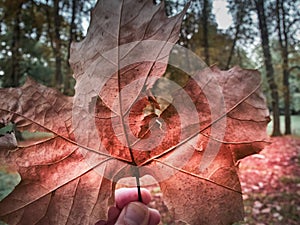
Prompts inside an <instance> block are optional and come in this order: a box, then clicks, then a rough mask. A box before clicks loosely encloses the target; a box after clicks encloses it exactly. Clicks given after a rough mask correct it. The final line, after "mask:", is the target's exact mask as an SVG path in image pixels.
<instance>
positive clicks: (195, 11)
mask: <svg viewBox="0 0 300 225" xmlns="http://www.w3.org/2000/svg"><path fill="white" fill-rule="evenodd" d="M95 2H96V0H0V34H1V36H0V87H16V86H19V85H21V84H22V83H23V82H24V80H25V77H26V76H31V77H33V78H34V79H35V80H37V81H38V82H40V83H43V84H45V85H47V86H50V87H54V88H57V89H59V90H60V91H62V92H63V93H65V94H67V95H72V94H73V93H74V90H73V87H74V84H75V81H74V80H73V78H72V71H71V69H70V65H69V63H68V58H69V55H70V51H69V50H70V45H71V42H72V41H80V40H82V39H83V38H84V35H85V33H86V29H87V24H88V21H89V16H90V10H91V9H92V7H93V6H94V5H95ZM153 2H154V4H159V3H160V2H161V1H155V0H154V1H153ZM186 2H187V1H186V0H185V1H184V0H181V1H180V0H178V1H175V0H166V1H165V4H166V13H167V15H168V16H172V15H175V14H176V13H178V12H179V11H180V10H182V8H183V7H184V5H185V3H186ZM216 2H219V3H220V2H223V3H224V4H225V3H226V4H227V10H226V12H224V11H225V9H222V11H220V10H219V11H216V10H214V6H215V3H216ZM216 13H221V14H226V13H228V15H229V16H230V17H231V18H232V22H231V23H230V24H229V26H228V27H227V28H226V29H224V28H220V26H219V24H218V22H217V20H216ZM179 44H180V45H182V46H184V47H187V48H189V49H190V50H192V51H193V52H195V53H196V54H197V55H199V56H200V57H201V58H202V59H203V60H204V61H205V62H206V64H207V65H213V64H216V65H218V66H219V67H220V68H221V69H229V68H230V67H232V66H234V65H239V66H241V67H243V68H250V69H258V70H259V71H260V72H261V73H262V78H263V90H264V92H265V94H266V96H267V100H268V106H269V108H270V110H271V112H272V116H273V122H272V131H271V133H272V134H273V135H274V136H278V135H281V134H283V133H285V134H291V133H292V132H293V129H292V125H293V122H294V123H298V124H300V119H299V118H300V116H299V114H300V0H250V1H245V0H193V1H192V4H191V6H190V8H189V10H188V12H187V14H186V16H185V18H184V21H183V24H182V30H181V35H180V40H179ZM182 57H184V55H183V56H182ZM296 114H298V116H294V118H297V119H294V120H292V119H291V118H293V115H296ZM280 115H281V117H282V118H281V119H283V120H284V123H281V124H283V125H284V127H280Z"/></svg>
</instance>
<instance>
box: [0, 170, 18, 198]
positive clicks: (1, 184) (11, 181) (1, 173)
mask: <svg viewBox="0 0 300 225" xmlns="http://www.w3.org/2000/svg"><path fill="white" fill-rule="evenodd" d="M20 181H21V176H20V175H19V174H18V173H17V172H15V171H9V170H7V169H6V168H3V167H1V168H0V201H1V200H2V199H4V198H5V197H6V196H8V195H9V194H10V193H11V192H12V191H13V190H14V188H15V187H16V186H17V185H18V184H19V183H20Z"/></svg>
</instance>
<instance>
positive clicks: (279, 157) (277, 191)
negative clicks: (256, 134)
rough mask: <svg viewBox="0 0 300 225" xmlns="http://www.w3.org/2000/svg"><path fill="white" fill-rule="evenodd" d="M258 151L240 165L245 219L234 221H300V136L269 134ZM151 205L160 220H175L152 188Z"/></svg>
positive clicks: (257, 224) (273, 224)
mask: <svg viewBox="0 0 300 225" xmlns="http://www.w3.org/2000/svg"><path fill="white" fill-rule="evenodd" d="M271 140H272V144H271V145H269V146H267V147H266V148H265V149H264V150H262V151H261V152H260V154H256V155H252V156H249V157H247V158H245V159H243V160H241V163H240V165H239V168H240V170H239V176H240V181H241V185H242V191H243V199H244V208H245V219H244V221H243V222H239V223H236V225H282V224H285V225H299V224H300V137H292V136H283V137H276V138H272V139H271ZM152 193H153V196H154V199H153V201H152V202H151V206H152V207H154V208H156V209H158V210H159V211H160V213H161V215H162V222H161V224H164V225H165V224H166V225H174V224H176V223H175V222H174V220H173V219H172V216H171V215H170V214H169V213H168V209H167V207H166V206H165V205H164V203H163V201H162V194H161V192H160V190H159V188H153V189H152Z"/></svg>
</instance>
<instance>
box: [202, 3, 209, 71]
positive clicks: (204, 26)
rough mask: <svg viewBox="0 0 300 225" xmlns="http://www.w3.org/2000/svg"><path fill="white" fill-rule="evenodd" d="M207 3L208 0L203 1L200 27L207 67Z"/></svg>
mask: <svg viewBox="0 0 300 225" xmlns="http://www.w3.org/2000/svg"><path fill="white" fill-rule="evenodd" d="M208 8H209V2H208V0H203V7H202V15H203V20H202V26H203V48H204V57H205V60H204V61H205V63H206V64H207V65H208V66H209V64H210V62H209V60H210V59H209V58H210V56H209V43H208V17H209V9H208Z"/></svg>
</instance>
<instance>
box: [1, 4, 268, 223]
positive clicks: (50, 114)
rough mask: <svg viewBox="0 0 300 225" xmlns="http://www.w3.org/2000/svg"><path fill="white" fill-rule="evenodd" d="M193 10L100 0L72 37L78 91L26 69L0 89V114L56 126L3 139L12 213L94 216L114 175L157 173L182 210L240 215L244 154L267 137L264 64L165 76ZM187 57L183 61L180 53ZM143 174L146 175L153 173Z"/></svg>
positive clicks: (21, 127)
mask: <svg viewBox="0 0 300 225" xmlns="http://www.w3.org/2000/svg"><path fill="white" fill-rule="evenodd" d="M183 15H184V11H183V12H182V13H180V14H178V15H177V16H175V17H172V18H167V17H166V16H165V13H164V6H163V4H160V5H157V6H155V5H153V3H152V1H150V0H144V1H133V0H132V1H130V0H128V1H117V0H116V1H111V0H103V1H99V2H98V3H97V5H96V7H95V9H94V10H93V12H92V20H91V25H90V27H89V30H88V34H87V37H86V38H85V39H84V40H83V41H82V42H80V43H75V44H73V46H72V52H71V58H70V62H71V65H72V68H73V70H74V77H75V79H76V88H75V90H76V92H75V93H76V94H75V96H74V97H73V98H71V97H66V96H63V95H62V94H61V93H59V92H58V91H55V90H53V89H50V88H46V87H44V86H42V85H40V84H37V83H35V82H34V81H32V80H31V79H29V80H27V82H26V83H25V85H24V86H22V87H20V88H11V89H3V90H0V94H1V99H2V100H1V103H0V117H1V118H3V119H5V120H9V121H11V122H13V123H14V124H15V125H16V128H17V129H18V131H30V132H40V133H42V134H49V133H50V134H51V135H46V137H47V138H44V139H42V140H39V141H38V142H30V143H25V144H23V145H19V148H18V149H17V150H15V151H13V152H8V151H5V150H4V151H1V162H3V163H4V164H5V165H7V166H9V167H10V168H13V169H15V170H17V171H18V172H19V173H20V174H21V177H22V181H21V183H20V184H19V185H18V186H17V187H16V189H15V190H14V191H13V192H12V193H11V194H10V195H9V196H8V197H6V198H5V199H4V200H3V201H1V202H0V219H1V220H3V221H6V222H8V223H9V224H11V225H13V224H94V223H95V222H96V221H98V220H99V219H105V218H106V213H107V208H108V206H109V205H111V204H113V200H114V189H115V184H116V182H118V181H119V180H120V179H121V178H123V177H135V180H136V181H137V182H142V184H146V185H148V184H149V180H148V179H147V176H144V175H151V176H153V177H154V178H155V179H156V181H157V182H158V183H159V185H160V187H161V189H162V192H163V197H164V201H165V202H166V204H167V205H168V206H169V209H170V210H171V211H173V212H174V215H175V217H176V219H178V220H181V221H184V222H186V223H189V224H231V223H233V222H234V221H237V220H240V219H241V218H242V214H243V205H242V197H241V190H240V184H239V180H238V176H237V173H236V172H237V168H236V166H235V164H236V162H237V160H238V159H240V158H242V157H245V156H247V155H249V154H253V153H255V152H258V151H259V150H260V149H261V148H262V146H263V144H264V143H265V139H266V133H265V128H266V124H267V122H268V110H267V108H266V106H265V100H264V98H263V96H262V94H261V92H260V90H259V87H260V75H259V73H258V72H256V71H251V70H242V69H240V68H238V67H235V68H233V69H231V70H229V71H220V70H219V69H217V68H216V67H212V68H206V69H201V65H202V64H201V63H200V64H201V65H200V66H199V67H196V68H197V69H196V70H193V71H188V69H187V68H183V67H181V69H183V70H185V72H188V73H189V74H190V76H188V79H185V81H184V82H183V83H182V84H181V85H182V86H179V85H178V84H176V82H174V81H172V80H169V79H167V78H162V76H163V74H164V72H165V70H166V66H167V63H168V57H169V53H170V50H171V49H172V47H173V46H174V43H175V42H176V41H177V39H178V34H179V29H180V24H181V20H182V17H183ZM180 61H184V59H183V60H180ZM143 176H144V177H143Z"/></svg>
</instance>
